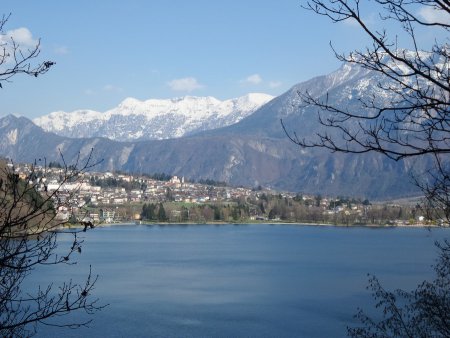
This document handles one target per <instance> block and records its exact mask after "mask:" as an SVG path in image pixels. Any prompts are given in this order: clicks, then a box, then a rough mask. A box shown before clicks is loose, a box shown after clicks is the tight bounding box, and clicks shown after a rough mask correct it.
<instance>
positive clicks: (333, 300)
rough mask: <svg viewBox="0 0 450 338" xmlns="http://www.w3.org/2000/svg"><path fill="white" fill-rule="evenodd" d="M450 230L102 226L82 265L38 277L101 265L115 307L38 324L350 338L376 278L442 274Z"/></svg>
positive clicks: (112, 330) (103, 294)
mask: <svg viewBox="0 0 450 338" xmlns="http://www.w3.org/2000/svg"><path fill="white" fill-rule="evenodd" d="M448 234H449V233H448V231H446V230H445V229H437V230H432V231H431V232H430V231H428V230H426V229H409V228H390V229H368V228H338V227H315V226H298V225H220V226H216V225H195V226H182V225H169V226H157V225H153V226H145V225H139V226H134V225H128V226H127V225H123V226H113V227H108V228H99V229H95V230H93V231H88V232H87V233H86V234H85V244H84V246H83V253H82V254H81V255H79V256H78V264H77V265H76V266H70V267H58V268H57V269H55V268H54V267H52V268H50V269H42V270H40V271H38V272H37V273H36V274H34V275H33V276H32V281H33V286H36V285H38V284H46V283H48V282H49V281H54V282H55V283H57V282H58V281H63V280H64V279H67V278H73V279H74V280H75V281H77V280H78V281H82V280H83V277H84V276H86V274H87V273H88V272H89V265H92V269H93V272H94V273H95V274H98V275H99V276H100V277H99V280H98V282H97V286H96V290H95V295H96V296H97V297H99V298H100V301H101V302H102V303H103V304H106V303H108V304H109V306H108V307H107V308H105V309H104V310H102V311H101V312H98V313H97V314H95V315H94V316H93V317H92V318H93V319H94V322H93V323H92V324H91V327H90V328H81V329H77V330H70V329H58V328H48V327H39V334H38V337H62V336H64V337H80V336H84V337H344V336H346V327H347V325H355V321H354V319H353V315H354V313H356V309H357V307H358V306H362V307H368V308H370V306H371V304H372V301H371V297H370V294H369V292H368V291H366V290H365V287H366V285H367V273H372V274H375V275H377V276H378V277H379V279H380V280H381V281H382V283H383V284H384V285H385V286H386V287H388V288H396V287H402V288H405V289H411V288H414V287H415V286H417V285H418V284H419V283H420V282H421V281H422V280H423V279H424V278H430V277H431V276H432V275H433V270H432V267H431V264H433V261H434V259H435V258H436V253H437V249H436V248H435V246H434V242H435V241H436V240H441V239H443V238H445V237H446V236H447V235H448ZM64 245H68V241H66V240H65V239H64V238H62V239H61V247H64ZM78 316H80V315H77V314H74V315H73V317H70V318H71V319H73V320H75V319H76V318H80V317H78ZM66 319H69V318H66Z"/></svg>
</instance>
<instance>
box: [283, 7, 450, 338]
mask: <svg viewBox="0 0 450 338" xmlns="http://www.w3.org/2000/svg"><path fill="white" fill-rule="evenodd" d="M372 4H374V5H375V6H377V9H378V11H379V19H380V21H381V22H385V23H388V24H389V25H386V26H388V27H392V25H393V27H394V30H393V31H388V30H387V29H382V30H377V29H376V28H373V26H372V25H371V24H370V23H369V22H368V21H366V20H365V19H364V14H363V13H364V6H365V5H368V2H365V1H360V0H308V1H305V3H304V5H303V7H304V8H306V9H308V10H311V11H313V12H314V13H316V14H318V15H321V16H324V17H326V18H328V19H330V20H331V21H332V22H334V23H338V22H342V21H351V22H352V23H356V25H357V26H359V27H360V28H361V30H362V31H363V32H364V33H365V34H366V35H367V36H368V37H369V39H370V41H371V45H370V46H368V47H366V48H365V49H364V50H356V51H353V52H350V53H344V54H342V53H338V52H336V50H335V49H334V47H333V46H332V49H333V51H334V53H335V55H336V57H337V59H338V60H340V61H342V62H344V63H347V64H350V65H355V66H357V67H361V68H362V69H365V70H367V71H371V72H374V73H375V74H376V75H377V79H378V83H377V89H378V93H377V94H374V95H362V96H361V97H359V98H358V100H359V102H358V104H357V105H353V104H352V105H351V104H348V105H344V106H343V105H337V104H335V103H334V102H333V101H332V100H331V98H330V96H329V95H328V93H327V94H325V95H322V96H314V95H312V94H310V93H309V92H302V93H299V95H300V97H301V99H302V101H303V104H304V105H305V106H313V107H317V108H318V118H319V121H320V123H321V125H322V126H323V127H324V128H323V129H322V131H321V132H319V133H317V134H316V135H315V137H313V138H310V139H305V138H300V137H298V136H297V134H296V132H295V131H292V130H287V127H286V126H285V125H284V124H283V122H282V125H283V128H284V130H285V132H286V133H287V135H288V137H289V138H290V139H291V140H292V141H293V142H294V143H296V144H297V145H299V146H301V147H319V148H325V149H329V150H330V151H332V152H341V153H353V154H363V153H368V152H377V153H381V154H383V155H385V156H387V157H388V158H390V159H393V160H395V161H399V160H403V159H405V158H417V159H424V160H427V161H430V162H431V163H432V166H430V167H429V169H428V170H426V171H425V172H422V173H413V178H414V180H415V183H416V185H417V186H418V187H419V188H420V189H421V190H422V192H423V193H424V196H425V198H424V200H425V202H424V209H425V210H426V211H428V217H429V218H430V219H433V218H435V219H436V218H445V222H446V224H448V223H449V220H450V217H449V216H450V203H449V202H450V195H449V192H450V185H449V183H450V167H449V166H450V163H449V162H450V161H449V156H448V155H449V153H450V44H449V34H448V33H449V32H450V1H448V0H374V1H373V2H372ZM421 13H422V15H421ZM423 13H426V14H428V15H423ZM399 28H400V29H399ZM424 30H425V31H428V32H431V33H432V34H433V35H434V36H435V37H436V38H435V39H434V41H432V42H431V45H430V46H427V44H428V43H429V41H427V42H425V43H424V42H423V40H420V39H419V38H418V32H423V31H424ZM399 32H401V33H402V34H401V35H399V34H398V33H399ZM400 45H401V46H400ZM383 96H384V97H389V100H388V101H387V100H384V99H383ZM437 246H438V249H439V257H438V260H437V264H436V267H435V272H436V278H435V279H433V280H432V281H430V282H428V281H424V282H423V283H421V284H420V285H419V286H418V287H417V288H416V289H415V290H413V291H411V292H407V291H404V290H401V289H399V290H396V291H394V292H391V291H388V290H386V289H384V288H383V286H382V284H381V283H380V282H379V281H378V279H377V278H376V277H375V276H372V277H371V278H370V280H369V287H368V288H369V289H370V290H371V291H372V293H373V297H374V299H375V300H376V302H377V304H376V308H377V309H378V310H379V311H378V312H377V313H376V315H375V317H372V316H369V315H367V314H366V313H365V312H363V311H362V310H360V311H359V312H358V314H357V315H356V318H357V319H358V320H359V321H360V322H361V325H360V326H357V327H352V328H349V329H348V334H349V335H350V336H352V337H449V336H450V317H449V313H450V297H449V296H450V289H449V287H450V279H449V272H450V259H449V257H450V255H449V253H450V243H449V242H448V241H444V242H443V243H440V244H439V243H437Z"/></svg>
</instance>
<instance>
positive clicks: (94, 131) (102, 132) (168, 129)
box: [33, 93, 274, 141]
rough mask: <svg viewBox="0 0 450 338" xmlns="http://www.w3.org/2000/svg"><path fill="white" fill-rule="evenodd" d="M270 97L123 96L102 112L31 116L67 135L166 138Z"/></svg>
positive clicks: (241, 113)
mask: <svg viewBox="0 0 450 338" xmlns="http://www.w3.org/2000/svg"><path fill="white" fill-rule="evenodd" d="M273 98H274V97H273V96H271V95H268V94H262V93H249V94H247V95H244V96H241V97H238V98H235V99H229V100H224V101H221V100H218V99H216V98H214V97H211V96H207V97H196V96H184V97H179V98H172V99H166V100H162V99H149V100H145V101H140V100H138V99H135V98H130V97H129V98H126V99H124V100H123V101H122V102H121V103H120V104H119V105H118V106H117V107H115V108H113V109H110V110H108V111H106V112H98V111H94V110H88V109H85V110H76V111H73V112H64V111H56V112H52V113H49V114H46V115H43V116H41V117H38V118H35V119H34V120H33V122H34V123H35V124H36V125H39V126H41V127H42V128H43V129H44V130H46V131H50V132H54V133H56V134H58V135H61V136H67V137H75V138H78V137H107V138H110V139H113V140H118V141H134V140H153V139H169V138H175V137H182V136H185V135H190V134H194V133H196V132H199V131H203V130H209V129H216V128H219V127H223V126H227V125H230V124H234V123H237V122H239V121H240V120H241V119H242V118H244V117H246V116H248V115H249V114H251V113H252V112H254V111H255V110H256V109H258V108H259V107H260V106H261V105H263V104H265V103H267V102H268V101H270V100H272V99H273Z"/></svg>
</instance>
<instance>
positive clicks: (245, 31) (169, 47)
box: [0, 0, 371, 118]
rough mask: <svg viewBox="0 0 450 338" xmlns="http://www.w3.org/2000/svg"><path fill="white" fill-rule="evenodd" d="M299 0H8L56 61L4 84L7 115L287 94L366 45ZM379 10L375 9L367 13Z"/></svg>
mask: <svg viewBox="0 0 450 338" xmlns="http://www.w3.org/2000/svg"><path fill="white" fill-rule="evenodd" d="M301 4H302V2H301V1H299V0H282V1H275V0H273V1H272V0H270V1H269V0H258V1H256V0H228V1H212V0H190V1H186V0H127V1H123V0H120V1H119V0H108V1H107V0H95V1H94V0H77V1H60V0H43V1H29V0H28V1H25V0H3V1H2V11H3V13H4V14H9V13H11V17H10V19H9V20H8V22H7V24H6V25H5V27H4V32H3V33H4V34H6V35H8V34H15V35H16V36H17V37H20V38H21V39H22V40H21V41H22V44H23V45H27V44H30V45H32V44H33V43H35V42H36V41H38V39H40V41H41V54H40V56H39V60H41V61H43V60H51V61H54V62H56V65H55V66H54V67H52V69H51V70H50V71H49V72H48V73H46V74H45V75H43V76H39V77H37V78H34V77H29V76H17V77H14V78H13V79H12V82H11V83H7V84H4V85H3V88H2V89H0V96H1V102H2V104H1V106H0V116H5V115H7V114H11V113H12V114H16V115H21V116H26V117H28V118H34V117H37V116H41V115H45V114H48V113H50V112H53V111H59V110H62V111H74V110H77V109H92V110H96V111H106V110H108V109H112V108H113V107H115V106H117V105H118V104H119V103H120V102H121V101H123V100H124V99H125V98H127V97H133V98H136V99H139V100H147V99H167V98H174V97H181V96H186V95H191V96H213V97H216V98H218V99H220V100H225V99H230V98H235V97H239V96H242V95H245V94H247V93H250V92H262V93H267V94H271V95H280V94H282V93H283V92H285V91H287V90H288V89H289V88H290V87H292V86H293V85H295V84H297V83H299V82H302V81H305V80H308V79H310V78H312V77H314V76H318V75H322V74H327V73H329V72H331V71H333V70H335V69H337V68H339V66H340V63H339V62H338V61H337V60H336V59H335V57H334V54H333V52H332V50H331V48H330V45H329V43H330V41H331V42H332V43H333V45H334V46H335V47H336V49H337V50H339V51H344V52H345V51H350V50H352V49H355V48H361V47H363V46H365V45H367V44H368V40H367V38H366V37H365V36H364V35H363V33H362V32H361V31H360V30H359V29H358V28H357V27H355V26H354V25H352V24H346V23H340V24H333V23H331V22H330V21H329V20H327V19H326V18H323V17H319V16H317V15H315V14H314V13H312V12H310V11H307V10H305V9H304V8H302V6H301ZM367 13H368V14H367V15H368V18H370V17H371V13H370V9H369V10H368V12H367Z"/></svg>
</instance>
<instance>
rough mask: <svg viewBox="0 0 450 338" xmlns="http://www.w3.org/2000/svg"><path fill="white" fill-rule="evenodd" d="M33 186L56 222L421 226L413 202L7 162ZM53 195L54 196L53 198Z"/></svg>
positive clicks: (419, 213)
mask: <svg viewBox="0 0 450 338" xmlns="http://www.w3.org/2000/svg"><path fill="white" fill-rule="evenodd" d="M8 167H9V169H10V170H14V172H15V173H16V174H17V175H18V177H19V178H20V179H22V180H28V181H29V182H30V184H33V180H35V182H39V183H35V185H36V189H37V190H38V191H41V192H43V191H45V192H57V194H55V198H57V199H58V201H59V202H61V201H62V202H64V203H59V204H58V205H59V207H58V209H57V210H56V212H57V218H58V219H59V220H60V221H64V222H68V223H69V224H75V223H77V222H86V221H89V222H92V223H93V224H99V223H119V222H139V223H140V222H172V223H190V222H192V223H205V222H225V223H230V222H233V223H247V222H286V223H314V224H335V225H347V226H350V225H379V226H385V225H388V226H396V225H397V226H424V225H430V226H432V225H440V224H439V222H431V221H428V220H427V219H426V218H425V217H424V216H423V215H424V214H425V211H424V210H422V209H421V208H420V207H419V205H418V204H417V203H405V204H398V203H370V202H369V201H368V200H367V199H364V200H363V199H360V198H349V197H329V196H320V195H316V196H314V195H310V194H301V193H294V192H279V191H274V190H271V189H266V188H262V187H258V188H256V189H250V188H245V187H230V186H227V185H225V184H224V183H221V182H215V181H212V180H201V181H199V182H190V181H188V180H186V179H185V178H184V177H177V176H169V175H166V174H154V175H131V174H126V173H111V172H81V173H80V174H79V175H77V179H76V180H73V181H70V180H69V181H66V180H64V177H67V175H66V174H67V171H68V170H70V168H68V167H63V166H61V165H60V164H59V163H50V164H49V165H48V166H39V165H30V164H12V163H8ZM56 196H57V197H56Z"/></svg>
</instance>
